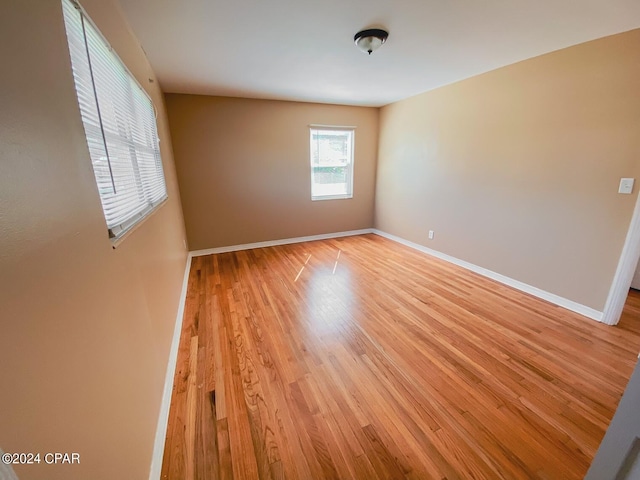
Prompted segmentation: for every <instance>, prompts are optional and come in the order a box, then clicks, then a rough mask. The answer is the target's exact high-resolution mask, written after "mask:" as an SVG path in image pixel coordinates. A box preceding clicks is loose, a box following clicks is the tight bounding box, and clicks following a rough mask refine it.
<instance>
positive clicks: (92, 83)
mask: <svg viewBox="0 0 640 480" xmlns="http://www.w3.org/2000/svg"><path fill="white" fill-rule="evenodd" d="M80 22H81V24H82V36H83V37H84V48H85V50H86V51H87V62H88V63H89V74H90V75H91V85H92V86H93V96H94V98H95V99H96V109H97V111H98V119H99V120H100V133H102V142H103V143H104V153H105V154H106V155H107V165H109V176H110V177H111V185H112V186H113V194H114V195H115V194H116V193H117V191H116V182H115V180H114V178H113V169H112V168H111V158H110V157H109V148H108V147H107V137H106V135H105V133H104V125H103V124H102V115H101V114H100V103H99V102H98V91H97V89H96V82H95V80H94V78H93V66H92V65H91V54H90V53H89V41H88V40H87V30H86V28H85V26H84V14H83V12H82V11H81V10H80Z"/></svg>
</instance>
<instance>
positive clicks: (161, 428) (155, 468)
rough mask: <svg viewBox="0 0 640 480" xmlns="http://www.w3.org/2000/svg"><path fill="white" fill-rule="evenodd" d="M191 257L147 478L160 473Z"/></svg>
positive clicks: (153, 477) (158, 478)
mask: <svg viewBox="0 0 640 480" xmlns="http://www.w3.org/2000/svg"><path fill="white" fill-rule="evenodd" d="M191 257H192V255H191V254H190V253H189V254H188V255H187V265H186V267H185V269H184V277H183V279H182V290H181V291H180V302H179V303H178V313H177V314H176V324H175V326H174V328H173V339H172V340H171V348H170V350H169V361H168V362H167V373H166V375H165V378H164V390H163V392H162V402H161V403H160V414H159V415H158V426H157V427H156V439H155V441H154V443H153V454H152V456H151V468H150V471H149V480H160V475H161V474H162V455H163V453H164V443H165V439H166V436H167V426H168V423H169V407H170V406H171V392H172V391H173V377H174V376H175V374H176V363H177V361H178V347H179V346H180V335H181V333H182V319H183V317H184V306H185V303H186V300H187V286H188V284H189V271H190V269H191Z"/></svg>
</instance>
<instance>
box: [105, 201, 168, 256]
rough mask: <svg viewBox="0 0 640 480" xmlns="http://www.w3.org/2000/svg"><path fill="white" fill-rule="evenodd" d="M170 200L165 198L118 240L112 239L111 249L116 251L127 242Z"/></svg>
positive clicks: (117, 238)
mask: <svg viewBox="0 0 640 480" xmlns="http://www.w3.org/2000/svg"><path fill="white" fill-rule="evenodd" d="M168 200H169V196H167V197H165V199H164V200H162V201H161V202H160V203H158V204H157V205H156V206H155V207H153V208H152V209H151V210H149V211H148V212H146V213H145V215H144V216H143V217H142V218H140V219H139V220H138V221H137V222H136V223H134V224H133V225H131V226H130V227H129V228H127V229H126V230H125V231H124V232H122V233H121V234H120V235H118V236H117V237H116V238H112V239H110V240H111V248H113V249H114V250H115V249H116V248H118V246H120V244H121V243H122V242H123V241H124V240H125V238H128V237H129V235H131V234H132V233H133V232H134V231H136V230H137V229H138V228H139V227H140V226H141V225H142V224H143V223H145V222H146V221H147V219H148V218H149V217H151V216H152V215H153V214H154V213H156V212H157V211H158V210H159V209H160V207H162V206H163V205H165V204H166V203H167V201H168Z"/></svg>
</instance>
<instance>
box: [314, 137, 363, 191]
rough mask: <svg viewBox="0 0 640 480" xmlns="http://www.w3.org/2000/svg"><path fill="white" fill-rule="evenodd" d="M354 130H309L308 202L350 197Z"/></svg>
mask: <svg viewBox="0 0 640 480" xmlns="http://www.w3.org/2000/svg"><path fill="white" fill-rule="evenodd" d="M354 137H355V130H354V129H352V128H345V127H311V129H310V146H311V149H310V150H311V155H310V159H311V199H312V200H329V199H337V198H352V197H353V151H354Z"/></svg>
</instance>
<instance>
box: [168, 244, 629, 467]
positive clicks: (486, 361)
mask: <svg viewBox="0 0 640 480" xmlns="http://www.w3.org/2000/svg"><path fill="white" fill-rule="evenodd" d="M188 282H189V283H188V292H187V298H186V304H185V313H184V320H183V332H182V337H181V339H180V343H179V353H178V361H177V365H176V375H175V382H174V388H173V396H172V400H171V410H170V415H169V425H168V429H167V440H166V444H165V451H164V459H163V467H162V478H163V479H176V480H183V479H190V478H196V479H202V480H209V479H215V478H221V479H250V480H253V479H274V480H275V479H290V480H297V479H321V478H339V479H366V480H369V479H376V478H384V479H388V478H398V479H400V478H407V479H438V480H443V479H447V480H454V479H498V478H508V479H521V478H522V479H526V478H540V479H544V478H548V479H559V478H562V479H569V480H570V479H579V478H582V477H583V476H584V474H585V473H586V470H587V469H588V467H589V464H590V462H591V460H592V458H593V456H594V454H595V451H596V450H597V448H598V445H599V443H600V441H601V439H602V436H603V435H604V432H605V430H606V428H607V426H608V424H609V422H610V420H611V417H612V416H613V413H614V412H615V409H616V407H617V403H618V401H619V399H620V397H621V394H622V392H623V390H624V388H625V386H626V382H627V381H628V378H629V376H630V374H631V371H632V369H633V366H634V364H635V362H636V357H637V353H638V350H640V292H635V291H631V292H630V294H629V298H628V300H627V305H626V306H625V310H624V312H623V315H622V318H621V321H620V324H619V325H618V326H616V327H609V326H606V325H602V324H598V323H597V322H594V321H591V320H588V319H586V318H584V317H581V316H580V315H577V314H574V313H572V312H569V311H567V310H564V309H562V308H560V307H557V306H555V305H551V304H549V303H547V302H545V301H542V300H540V299H537V298H534V297H532V296H530V295H527V294H524V293H522V292H519V291H517V290H514V289H512V288H509V287H507V286H505V285H502V284H499V283H496V282H494V281H492V280H489V279H487V278H484V277H482V276H480V275H478V274H475V273H473V272H469V271H467V270H464V269H462V268H460V267H457V266H455V265H452V264H449V263H447V262H444V261H442V260H439V259H437V258H433V257H429V256H427V255H424V254H422V253H420V252H417V251H415V250H412V249H409V248H406V247H404V246H402V245H399V244H397V243H394V242H392V241H390V240H387V239H384V238H381V237H378V236H376V235H362V236H357V237H344V238H338V239H329V240H324V241H318V242H308V243H300V244H292V245H283V246H278V247H270V248H261V249H254V250H245V251H239V252H229V253H223V254H218V255H209V256H203V257H196V258H194V259H192V264H191V270H190V273H189V280H188Z"/></svg>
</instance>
